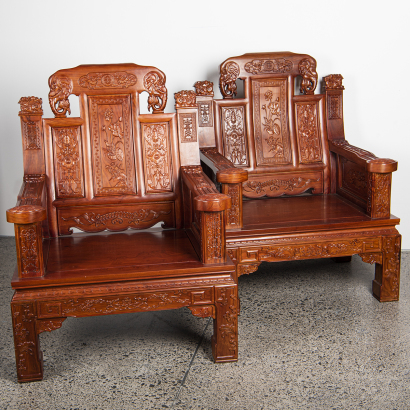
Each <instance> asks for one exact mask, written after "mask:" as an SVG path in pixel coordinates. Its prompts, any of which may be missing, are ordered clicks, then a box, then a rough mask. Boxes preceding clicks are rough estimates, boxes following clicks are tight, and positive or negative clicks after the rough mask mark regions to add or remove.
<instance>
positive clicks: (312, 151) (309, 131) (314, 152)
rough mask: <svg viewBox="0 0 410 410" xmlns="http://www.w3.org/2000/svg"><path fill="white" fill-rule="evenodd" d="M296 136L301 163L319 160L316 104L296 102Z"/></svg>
mask: <svg viewBox="0 0 410 410" xmlns="http://www.w3.org/2000/svg"><path fill="white" fill-rule="evenodd" d="M296 112H297V136H298V140H299V158H300V162H301V163H302V164H309V163H312V162H320V161H321V160H322V148H321V144H320V135H319V128H318V118H317V105H316V104H297V105H296Z"/></svg>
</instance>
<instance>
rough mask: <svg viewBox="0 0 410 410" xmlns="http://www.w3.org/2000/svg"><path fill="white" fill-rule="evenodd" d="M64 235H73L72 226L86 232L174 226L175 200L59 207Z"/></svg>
mask: <svg viewBox="0 0 410 410" xmlns="http://www.w3.org/2000/svg"><path fill="white" fill-rule="evenodd" d="M57 219H58V229H59V234H60V235H69V234H71V233H72V230H71V228H77V229H81V230H82V231H84V232H101V231H104V230H108V231H123V230H125V229H129V228H130V229H145V228H149V227H150V226H153V225H155V224H157V223H158V222H164V223H165V224H166V225H167V226H174V205H173V203H171V202H160V203H146V204H139V205H107V206H100V207H98V206H89V207H86V206H84V207H71V208H67V209H58V210H57Z"/></svg>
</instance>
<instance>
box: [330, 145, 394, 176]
mask: <svg viewBox="0 0 410 410" xmlns="http://www.w3.org/2000/svg"><path fill="white" fill-rule="evenodd" d="M329 148H330V151H331V152H334V153H336V154H338V155H341V156H342V157H344V158H346V159H348V160H350V161H352V162H354V163H355V164H357V165H360V166H362V167H364V168H365V170H366V171H367V172H376V173H379V174H387V173H390V172H394V171H396V170H397V161H394V160H393V159H389V158H378V157H376V156H375V155H374V154H373V153H371V152H369V151H365V150H363V149H360V148H358V147H355V146H354V145H350V144H349V143H348V142H347V141H346V140H344V139H340V140H333V141H329Z"/></svg>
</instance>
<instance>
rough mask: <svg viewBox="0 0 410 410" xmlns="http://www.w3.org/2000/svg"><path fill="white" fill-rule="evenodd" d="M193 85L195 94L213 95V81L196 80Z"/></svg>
mask: <svg viewBox="0 0 410 410" xmlns="http://www.w3.org/2000/svg"><path fill="white" fill-rule="evenodd" d="M194 87H195V93H196V95H203V96H210V97H213V96H214V83H212V82H211V81H197V82H196V83H195V84H194Z"/></svg>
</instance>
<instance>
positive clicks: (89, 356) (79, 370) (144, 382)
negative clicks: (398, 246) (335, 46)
mask: <svg viewBox="0 0 410 410" xmlns="http://www.w3.org/2000/svg"><path fill="white" fill-rule="evenodd" d="M0 261H1V266H0V326H1V327H0V409H7V410H9V409H10V410H11V409H18V410H25V409H42V410H47V409H53V410H54V409H78V410H82V409H164V408H165V409H235V410H236V409H383V410H385V409H410V252H403V254H402V277H401V297H400V302H393V303H384V304H380V303H379V302H378V301H377V300H376V299H374V298H373V297H372V295H371V282H372V279H373V272H374V266H371V265H368V264H365V263H363V262H362V261H361V259H360V258H359V257H357V256H355V257H353V260H352V262H351V263H341V264H336V263H334V262H333V261H331V260H310V261H298V262H288V263H276V264H262V265H261V267H260V269H259V270H258V272H255V273H253V274H251V275H249V276H243V277H241V278H240V281H239V295H240V299H241V315H240V317H239V361H238V362H237V363H223V364H214V363H213V361H212V355H211V344H210V337H211V334H212V322H210V320H209V319H201V318H197V317H194V316H192V315H191V313H190V311H189V310H188V309H179V310H174V311H162V312H147V313H134V314H124V315H112V316H100V317H91V318H81V319H74V318H69V319H67V320H66V321H65V322H64V324H63V326H62V327H61V328H60V329H58V330H55V331H53V332H51V333H42V334H41V336H40V340H41V346H42V350H43V354H44V380H43V381H41V382H34V383H26V384H19V383H17V380H16V372H15V361H14V348H13V336H12V328H11V317H10V307H9V306H10V305H9V302H10V299H11V297H12V293H13V292H12V290H11V288H10V278H11V273H12V271H13V270H14V265H15V246H14V238H7V237H2V238H0Z"/></svg>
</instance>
